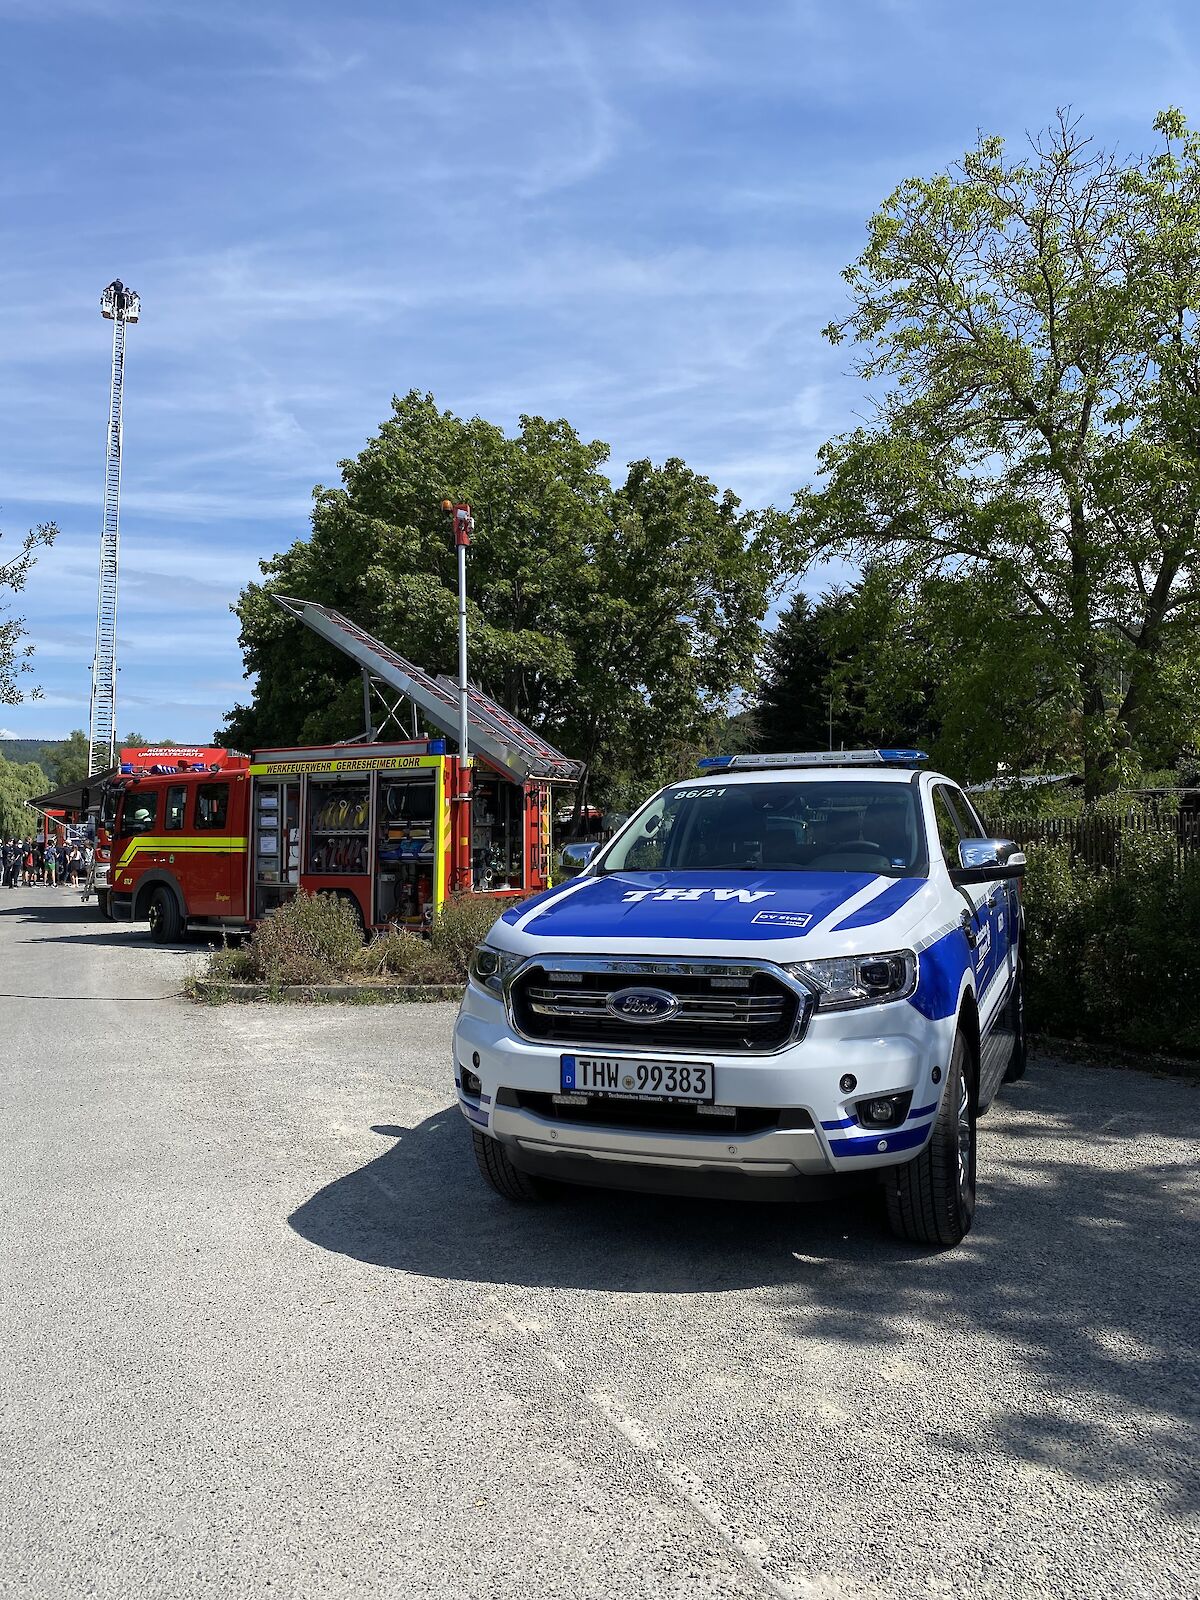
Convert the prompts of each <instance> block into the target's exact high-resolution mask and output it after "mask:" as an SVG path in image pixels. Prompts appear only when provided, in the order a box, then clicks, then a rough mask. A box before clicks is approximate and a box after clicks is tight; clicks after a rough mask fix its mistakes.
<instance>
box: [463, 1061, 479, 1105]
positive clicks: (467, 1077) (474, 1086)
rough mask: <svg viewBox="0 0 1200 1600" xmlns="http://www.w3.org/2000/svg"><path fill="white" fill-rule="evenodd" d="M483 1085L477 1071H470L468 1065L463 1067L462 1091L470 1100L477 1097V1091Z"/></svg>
mask: <svg viewBox="0 0 1200 1600" xmlns="http://www.w3.org/2000/svg"><path fill="white" fill-rule="evenodd" d="M482 1088H483V1085H482V1084H481V1083H480V1081H479V1075H478V1073H475V1072H472V1071H471V1069H470V1067H464V1068H463V1074H462V1091H463V1093H464V1094H465V1095H467V1096H468V1097H469V1098H470V1099H472V1100H478V1099H479V1092H480V1090H481V1089H482Z"/></svg>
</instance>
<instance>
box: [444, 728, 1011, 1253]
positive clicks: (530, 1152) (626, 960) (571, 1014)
mask: <svg viewBox="0 0 1200 1600" xmlns="http://www.w3.org/2000/svg"><path fill="white" fill-rule="evenodd" d="M924 759H925V758H924V757H923V755H922V754H921V752H920V751H915V750H872V751H865V750H864V751H845V752H830V753H826V752H818V753H814V754H805V755H800V754H796V755H761V756H719V757H712V758H709V759H708V760H707V761H705V762H702V763H701V766H702V769H703V776H701V777H699V778H694V779H689V780H686V781H683V782H680V783H672V784H670V785H668V787H666V788H665V789H662V790H661V791H660V792H659V793H658V794H656V795H654V796H653V798H652V799H650V800H649V801H648V802H647V803H646V804H645V805H644V806H643V807H642V808H641V810H640V811H638V812H637V813H636V814H635V815H634V816H633V817H631V818H630V820H629V822H628V823H627V824H626V825H625V827H624V828H622V829H621V831H620V832H619V833H618V834H617V835H616V836H615V837H614V838H613V839H612V840H611V841H610V842H609V843H608V844H607V845H605V846H603V847H602V848H601V849H600V850H599V851H598V852H597V853H596V854H595V855H594V856H593V857H592V859H591V860H590V862H589V863H588V864H587V866H586V868H585V870H584V871H583V873H582V874H581V875H580V876H579V877H577V878H575V879H574V880H572V881H571V882H569V883H568V884H566V885H564V886H561V887H558V888H555V889H550V890H548V891H546V892H545V893H543V894H540V895H538V896H536V897H535V898H533V899H532V900H528V901H525V902H524V903H523V904H521V905H518V906H515V907H513V908H511V909H510V910H508V911H506V912H505V913H504V915H503V916H502V917H501V919H500V920H499V922H497V923H496V925H495V926H494V928H493V929H492V931H491V933H490V934H489V935H488V937H487V940H486V941H485V942H484V943H483V944H481V945H480V946H479V947H478V949H477V950H476V952H475V955H474V958H473V960H472V962H471V973H470V981H469V984H468V987H467V990H466V993H465V995H464V998H463V1002H462V1006H461V1009H460V1011H459V1015H458V1019H457V1022H456V1024H455V1030H454V1076H455V1083H456V1087H457V1090H458V1098H459V1104H460V1107H461V1109H462V1112H463V1115H464V1116H465V1117H466V1118H467V1120H468V1122H469V1123H470V1125H471V1133H472V1137H473V1139H474V1145H475V1154H476V1158H477V1160H478V1163H479V1166H480V1169H481V1171H482V1173H483V1174H484V1176H485V1177H486V1178H487V1179H488V1181H489V1182H490V1183H491V1184H492V1185H493V1187H494V1188H495V1189H496V1190H497V1191H498V1192H499V1193H500V1194H502V1195H504V1196H505V1197H506V1198H508V1199H510V1200H517V1201H528V1200H535V1199H538V1198H541V1197H542V1196H543V1195H544V1194H545V1193H546V1192H547V1190H548V1186H547V1184H546V1182H545V1180H547V1179H550V1180H554V1179H560V1180H566V1181H568V1182H572V1183H584V1184H599V1185H602V1186H606V1187H612V1188H633V1189H640V1190H663V1191H668V1192H672V1193H702V1194H708V1195H724V1196H730V1197H737V1198H743V1199H782V1198H791V1199H803V1198H806V1197H812V1196H815V1195H821V1194H824V1195H827V1194H828V1193H829V1191H830V1190H831V1189H834V1190H836V1189H837V1188H838V1187H839V1186H841V1187H846V1186H847V1179H850V1178H855V1177H857V1178H859V1181H860V1183H861V1175H862V1174H864V1173H866V1174H869V1175H870V1176H871V1178H872V1179H873V1180H874V1181H877V1182H878V1183H879V1184H880V1185H881V1187H882V1189H883V1192H884V1195H885V1197H886V1205H887V1214H888V1217H889V1220H890V1223H891V1226H892V1228H893V1230H894V1231H895V1232H896V1233H897V1234H899V1235H900V1236H901V1237H903V1238H905V1239H908V1240H911V1241H914V1242H916V1243H921V1244H927V1245H934V1246H948V1245H955V1244H957V1243H958V1242H959V1241H960V1240H961V1239H962V1238H963V1236H964V1235H965V1234H966V1232H967V1230H968V1229H969V1228H970V1226H971V1220H972V1216H973V1214H974V1209H975V1130H976V1119H977V1117H978V1116H979V1115H980V1114H981V1113H982V1112H983V1111H985V1110H986V1109H987V1107H988V1105H989V1104H990V1102H991V1100H992V1098H993V1097H994V1095H995V1094H996V1091H997V1090H998V1088H999V1087H1000V1085H1001V1083H1002V1082H1004V1081H1005V1080H1006V1079H1013V1078H1019V1077H1020V1076H1021V1075H1022V1073H1023V1072H1024V1070H1025V1049H1026V1047H1025V1017H1024V995H1025V979H1024V955H1025V949H1024V921H1023V917H1022V910H1021V899H1020V894H1019V880H1020V878H1021V876H1022V874H1023V872H1024V867H1025V858H1024V856H1023V855H1022V854H1021V853H1020V851H1019V850H1018V848H1017V846H1016V845H1014V844H1013V843H1012V842H1011V841H1009V840H1002V839H992V838H989V837H988V836H987V830H986V829H985V827H984V825H983V823H982V822H981V820H980V818H979V815H978V813H977V812H976V810H975V808H974V806H973V805H972V804H971V801H970V800H969V799H968V797H967V796H966V795H965V794H964V793H963V791H962V789H961V788H959V787H958V785H956V784H955V783H953V782H952V781H951V780H950V779H949V778H945V777H942V776H940V775H939V774H938V773H935V772H928V771H925V770H924V769H923V766H922V763H923V761H924Z"/></svg>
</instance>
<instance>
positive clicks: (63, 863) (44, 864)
mask: <svg viewBox="0 0 1200 1600" xmlns="http://www.w3.org/2000/svg"><path fill="white" fill-rule="evenodd" d="M91 857H92V847H91V845H90V844H89V843H88V842H87V841H86V840H84V841H83V842H82V843H79V842H76V841H75V840H73V839H68V840H67V842H66V843H65V844H59V843H58V842H57V841H56V840H55V839H50V840H42V839H5V840H4V842H3V843H2V844H0V868H2V869H3V875H4V887H5V888H6V889H19V888H26V889H32V888H33V886H34V885H35V884H39V883H44V884H48V885H50V886H51V887H57V886H58V885H60V884H80V883H84V882H85V881H86V880H87V876H88V872H89V870H90V868H91V864H92V861H91Z"/></svg>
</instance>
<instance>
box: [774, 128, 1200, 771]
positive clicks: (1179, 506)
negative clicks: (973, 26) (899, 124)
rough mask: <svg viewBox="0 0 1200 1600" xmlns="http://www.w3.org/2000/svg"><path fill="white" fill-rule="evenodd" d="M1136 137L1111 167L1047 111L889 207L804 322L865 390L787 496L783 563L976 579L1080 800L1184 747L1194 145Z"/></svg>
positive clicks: (1191, 675) (1196, 353)
mask: <svg viewBox="0 0 1200 1600" xmlns="http://www.w3.org/2000/svg"><path fill="white" fill-rule="evenodd" d="M1155 128H1156V131H1157V132H1158V134H1159V136H1160V139H1161V144H1160V146H1159V148H1158V149H1156V151H1155V152H1154V153H1153V154H1151V155H1150V156H1148V157H1146V158H1143V159H1139V160H1121V159H1118V158H1117V157H1116V156H1114V155H1112V154H1110V153H1106V152H1104V151H1098V150H1095V149H1093V147H1092V146H1091V144H1090V143H1089V141H1088V139H1087V138H1086V137H1085V136H1084V134H1083V133H1082V131H1081V129H1080V126H1079V124H1078V123H1077V122H1072V121H1070V120H1069V119H1068V118H1067V117H1065V116H1062V115H1060V117H1059V119H1058V121H1057V122H1056V124H1055V125H1054V126H1053V127H1052V128H1051V129H1050V130H1049V131H1048V132H1047V133H1046V134H1045V135H1043V136H1042V137H1040V138H1039V139H1037V140H1035V141H1034V142H1033V145H1032V150H1031V153H1030V154H1029V155H1027V156H1026V157H1025V158H1024V159H1021V160H1017V161H1014V160H1011V159H1009V158H1008V157H1007V156H1006V153H1005V150H1004V147H1003V144H1002V142H1001V141H1000V140H999V139H992V138H988V139H981V140H980V142H979V144H978V145H977V147H976V148H975V149H974V150H972V151H970V152H969V153H968V154H967V155H966V156H964V158H963V160H962V162H961V163H959V164H958V165H957V166H955V167H954V168H953V169H952V170H950V171H949V172H945V173H941V174H939V175H937V176H936V177H933V178H929V179H921V178H914V179H910V180H909V181H907V182H905V183H903V184H902V185H901V186H900V187H899V188H898V189H897V190H896V191H895V193H894V194H892V195H891V196H890V198H889V199H888V200H887V201H886V202H885V203H884V205H883V207H882V209H881V210H880V212H879V213H878V214H877V215H876V216H875V217H873V218H872V220H871V222H870V225H869V232H870V239H869V243H868V246H867V248H866V250H865V251H864V253H863V254H862V256H861V257H860V258H859V260H858V261H857V262H856V263H855V264H854V265H853V266H851V267H849V268H847V270H846V272H845V278H846V281H847V283H848V285H849V288H850V293H851V296H852V301H853V305H852V309H851V311H850V314H849V315H848V316H847V317H846V318H845V319H844V320H842V321H840V322H837V323H835V324H833V325H832V326H831V327H830V328H828V329H827V330H826V331H827V334H828V335H829V337H830V338H831V339H832V340H833V341H834V342H835V343H836V342H838V341H840V340H842V339H845V338H850V339H853V340H855V341H856V342H857V343H858V344H859V345H860V346H861V347H862V349H863V355H862V357H861V359H860V360H859V361H858V363H857V370H858V372H859V373H860V374H861V375H862V376H863V377H864V378H865V379H867V380H882V382H883V384H884V392H883V393H882V395H881V398H880V399H879V402H878V409H877V414H876V417H875V418H874V420H873V421H872V422H871V423H869V424H867V425H866V426H863V427H861V428H858V429H856V430H854V431H853V432H851V433H849V434H847V435H844V436H842V437H839V438H836V439H834V440H832V441H831V442H830V443H829V444H827V445H826V446H825V447H824V449H823V450H822V452H821V465H822V469H823V473H824V476H825V479H826V481H825V483H824V484H823V486H821V487H820V488H819V489H814V490H808V491H804V492H802V493H801V494H800V495H799V496H798V497H797V512H798V517H797V524H798V528H799V530H800V533H801V542H800V547H799V549H798V551H797V565H798V566H799V565H801V564H803V563H805V562H807V561H808V560H809V559H811V558H812V557H813V556H815V555H830V554H835V553H836V554H842V555H844V556H849V557H851V558H852V559H858V560H867V559H872V558H875V559H881V560H883V561H884V562H885V563H886V564H887V565H888V567H889V569H890V570H891V572H892V574H893V576H894V578H895V579H896V580H898V581H901V582H903V581H905V580H907V581H908V582H909V583H911V584H913V585H916V584H918V583H919V582H921V581H923V580H925V579H927V578H928V577H930V576H931V575H932V576H935V577H943V578H956V577H958V578H962V577H974V578H978V579H980V580H982V581H984V582H986V583H988V584H990V585H992V586H993V588H994V594H995V615H994V623H993V628H994V634H995V640H996V643H997V644H999V643H1001V642H1002V640H1003V638H1004V634H1005V630H1006V629H1010V628H1011V629H1012V630H1013V639H1014V657H1016V656H1017V655H1019V654H1020V653H1021V652H1022V651H1028V650H1033V652H1034V653H1035V654H1036V655H1037V656H1038V658H1039V659H1040V660H1041V662H1042V663H1043V666H1044V667H1047V669H1048V671H1049V675H1050V676H1053V675H1054V665H1055V664H1057V665H1058V666H1060V667H1061V669H1062V673H1063V674H1064V675H1065V678H1066V679H1067V681H1068V686H1069V694H1068V695H1067V697H1066V700H1067V703H1066V705H1065V707H1064V724H1063V730H1062V731H1063V739H1064V741H1066V742H1069V738H1070V736H1071V733H1072V730H1073V734H1074V737H1075V739H1076V742H1077V743H1078V744H1079V745H1080V746H1081V747H1082V759H1083V765H1084V772H1085V778H1086V788H1087V793H1088V794H1089V796H1091V797H1094V796H1095V795H1096V794H1098V793H1099V792H1100V791H1101V790H1102V789H1103V788H1105V787H1110V786H1112V785H1113V784H1115V783H1116V782H1117V781H1118V779H1119V777H1120V776H1121V774H1122V768H1123V766H1124V765H1134V764H1136V762H1137V761H1138V760H1153V759H1162V755H1163V751H1162V748H1161V747H1162V745H1163V742H1164V738H1165V739H1166V740H1167V741H1168V742H1170V741H1172V740H1174V741H1175V743H1176V744H1178V743H1181V742H1186V741H1187V740H1188V739H1194V738H1195V737H1196V735H1197V733H1198V732H1200V711H1198V709H1197V706H1198V701H1197V698H1196V695H1195V688H1196V684H1197V675H1198V674H1197V652H1196V650H1195V646H1194V643H1193V639H1192V634H1193V630H1194V629H1195V627H1196V625H1197V623H1198V622H1200V520H1198V518H1200V330H1198V327H1197V313H1200V142H1198V141H1197V138H1196V136H1195V135H1194V134H1193V133H1192V132H1191V131H1190V130H1189V129H1188V127H1187V126H1186V124H1185V122H1184V119H1183V118H1182V116H1181V115H1180V114H1179V113H1178V112H1174V111H1171V112H1166V113H1163V114H1162V115H1160V116H1159V117H1158V119H1157V120H1156V123H1155ZM1014 607H1015V610H1014ZM1048 703H1049V701H1043V706H1044V705H1046V704H1048Z"/></svg>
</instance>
